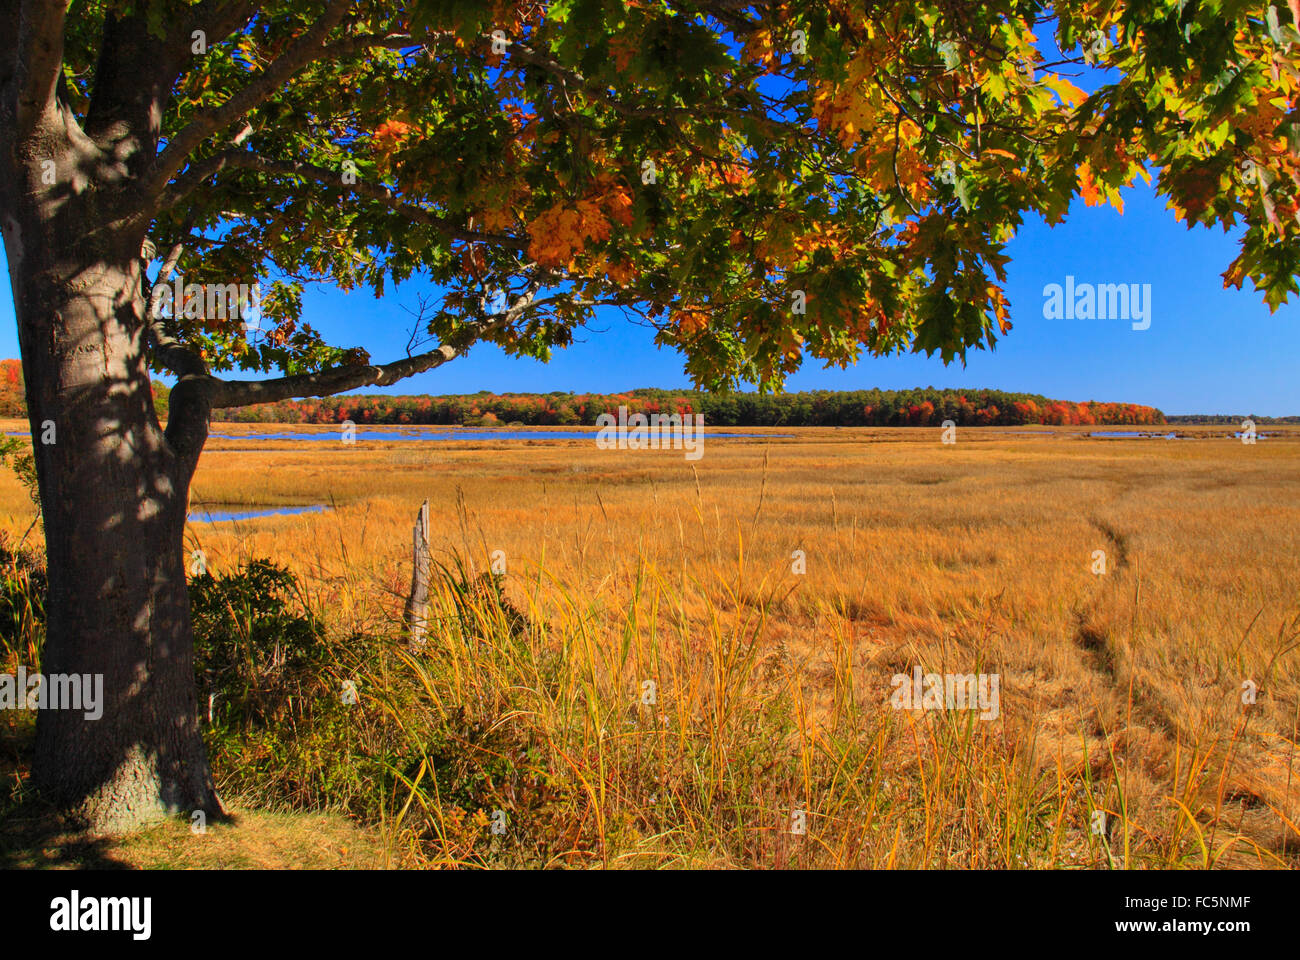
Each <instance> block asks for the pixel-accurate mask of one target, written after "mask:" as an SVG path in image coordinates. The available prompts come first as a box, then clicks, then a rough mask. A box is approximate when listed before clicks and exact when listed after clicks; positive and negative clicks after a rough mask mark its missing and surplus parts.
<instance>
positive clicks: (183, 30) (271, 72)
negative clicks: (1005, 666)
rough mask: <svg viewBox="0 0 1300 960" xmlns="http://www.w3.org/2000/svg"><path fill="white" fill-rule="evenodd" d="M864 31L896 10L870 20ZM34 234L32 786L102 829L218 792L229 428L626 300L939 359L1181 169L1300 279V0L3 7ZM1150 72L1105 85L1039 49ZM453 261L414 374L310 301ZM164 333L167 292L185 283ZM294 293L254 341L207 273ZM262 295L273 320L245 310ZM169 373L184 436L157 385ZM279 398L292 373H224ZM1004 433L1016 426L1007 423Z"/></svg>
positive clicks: (521, 345) (716, 373) (2, 107)
mask: <svg viewBox="0 0 1300 960" xmlns="http://www.w3.org/2000/svg"><path fill="white" fill-rule="evenodd" d="M868 7H869V8H870V10H869V11H867V12H864V11H866V8H868ZM0 12H2V15H3V23H2V24H0V26H2V27H3V29H4V30H5V32H6V35H7V36H8V37H9V38H10V40H9V41H8V42H7V44H6V46H5V49H4V52H3V53H2V54H0V115H2V116H0V139H2V141H3V143H2V144H0V163H3V169H2V170H0V226H2V227H3V235H4V244H5V250H6V253H7V255H8V260H9V268H10V274H11V277H12V282H13V292H14V301H15V311H16V315H17V318H18V328H19V342H20V345H21V351H22V361H23V373H24V377H25V382H26V387H27V392H28V415H29V418H30V422H31V426H32V429H33V436H35V437H38V438H40V437H42V435H43V432H44V433H46V434H48V436H49V438H50V439H51V440H53V441H54V442H50V443H38V444H37V445H36V461H37V470H38V474H39V480H40V491H41V501H42V506H43V509H44V516H45V530H46V544H47V551H48V557H49V600H50V602H49V606H48V609H49V611H50V614H49V623H48V640H47V645H46V648H45V650H46V663H45V668H46V669H47V671H49V672H57V673H74V672H75V673H101V674H103V676H104V689H105V691H106V698H107V701H108V702H107V703H106V705H105V709H104V713H103V717H102V719H100V720H98V721H86V720H84V719H83V718H82V716H81V714H79V713H75V712H71V711H42V713H41V714H40V717H39V722H38V729H37V744H36V759H35V766H34V776H35V779H36V781H37V784H38V786H39V787H40V788H41V790H42V791H44V792H45V794H46V795H47V796H49V797H51V798H53V799H54V800H56V801H57V802H59V803H60V804H62V805H64V806H65V807H66V808H67V809H69V810H70V811H73V812H76V813H78V814H79V815H80V816H82V817H83V818H84V819H85V820H86V821H87V822H88V823H90V824H91V825H92V826H94V827H95V828H97V829H101V830H113V829H122V828H129V827H132V826H134V825H135V824H138V823H141V822H144V821H146V820H149V819H152V818H155V817H158V816H162V815H164V814H166V813H168V812H175V811H191V810H198V809H202V810H205V811H207V812H208V813H209V814H210V815H217V814H219V802H218V799H217V797H216V795H215V792H214V790H213V784H212V778H211V776H210V774H209V771H208V765H207V762H206V759H205V756H204V750H203V744H202V739H201V736H200V730H199V727H198V723H197V720H196V709H195V694H194V689H195V687H194V680H193V649H192V647H193V645H192V640H191V629H190V621H189V608H188V601H187V596H186V585H185V567H184V557H183V555H182V548H181V544H182V530H183V525H184V522H185V508H186V499H187V491H188V487H189V483H190V479H191V476H192V474H193V472H194V469H195V466H196V464H197V462H198V458H199V454H200V451H201V450H202V448H203V444H204V442H205V439H206V437H207V429H208V419H209V415H210V412H211V411H212V410H213V409H214V408H222V407H231V406H246V405H250V404H257V403H266V402H270V401H277V400H282V399H288V398H291V397H305V396H325V395H329V394H333V393H337V392H340V391H344V390H348V389H352V388H357V387H361V386H365V385H378V386H387V385H389V384H392V383H395V382H397V381H398V380H400V379H402V378H404V377H407V376H410V375H412V374H415V373H419V372H423V371H427V370H432V369H434V368H436V367H438V366H440V365H442V364H444V363H446V362H448V361H450V360H452V359H453V358H455V357H457V356H460V355H462V354H464V353H465V352H466V351H467V350H468V349H469V348H470V346H471V345H472V344H474V343H476V342H483V341H486V342H492V343H495V344H498V345H499V346H501V347H503V348H504V349H505V350H507V351H508V352H510V353H514V354H521V355H530V356H534V357H538V358H541V359H545V358H547V357H548V356H549V354H550V351H551V350H552V349H553V348H555V347H562V346H564V345H566V344H568V343H569V342H570V341H571V339H572V336H573V332H574V330H575V328H576V327H579V326H581V325H582V324H584V323H585V322H587V321H588V320H590V319H591V318H592V316H593V311H594V310H595V308H596V307H597V306H600V305H611V306H615V307H618V308H621V309H623V310H626V311H629V312H630V313H631V314H632V315H634V316H635V317H637V318H639V319H640V320H641V321H642V322H644V323H647V324H650V325H652V326H653V327H654V328H655V330H656V337H657V341H658V342H659V343H660V344H662V345H665V346H670V347H674V348H677V349H679V350H681V351H682V352H683V353H684V354H685V357H686V367H687V370H688V371H689V372H690V373H691V374H692V375H693V376H694V378H695V379H696V381H697V382H698V383H700V384H701V385H705V386H712V387H725V386H730V385H734V384H736V383H738V382H741V381H748V382H755V383H758V384H760V385H761V386H763V387H765V388H775V387H779V386H780V384H781V382H782V381H783V379H784V377H785V376H786V375H787V374H788V373H790V372H791V371H793V370H795V369H797V368H798V366H799V364H800V362H801V360H802V358H803V357H805V356H811V357H816V358H819V359H822V360H825V361H828V362H831V363H836V364H841V365H843V364H848V363H851V362H853V361H854V360H856V359H857V358H858V357H859V355H860V354H861V352H862V351H863V350H866V351H868V352H870V353H873V354H881V353H887V352H890V351H895V350H903V349H914V350H924V351H926V352H928V353H933V352H939V353H940V354H941V355H942V356H943V358H944V359H945V361H948V360H952V359H956V358H964V357H965V355H966V351H967V350H968V349H970V348H972V347H976V348H984V347H991V346H992V345H993V344H994V342H995V340H996V338H997V336H999V335H1001V334H1002V333H1005V332H1006V331H1007V330H1008V329H1009V325H1010V324H1009V305H1008V304H1007V302H1006V299H1005V297H1004V296H1003V293H1002V290H1001V288H1000V286H999V284H1000V283H1001V282H1002V281H1003V279H1004V274H1003V266H1004V264H1005V262H1006V256H1005V254H1004V253H1003V247H1004V244H1005V243H1006V241H1007V240H1008V239H1009V238H1010V237H1011V236H1012V235H1013V233H1014V231H1015V229H1016V227H1017V226H1018V225H1019V224H1020V223H1021V222H1022V221H1023V219H1024V218H1025V217H1026V216H1031V215H1034V216H1042V217H1045V218H1046V219H1048V220H1049V221H1052V222H1056V221H1059V220H1060V219H1061V218H1062V217H1063V216H1064V215H1065V213H1066V211H1067V209H1068V206H1069V202H1070V199H1071V197H1072V196H1073V195H1074V194H1076V193H1079V194H1081V195H1082V196H1083V198H1084V199H1085V201H1086V202H1088V203H1097V202H1105V201H1109V202H1113V203H1116V204H1119V202H1120V198H1119V193H1118V188H1119V187H1120V186H1122V185H1125V184H1128V183H1130V182H1132V180H1133V178H1134V177H1135V176H1137V175H1139V174H1145V173H1146V172H1147V171H1146V167H1147V166H1150V167H1151V169H1152V170H1153V171H1154V172H1155V173H1156V174H1157V176H1158V177H1159V183H1158V186H1159V189H1160V190H1161V191H1162V192H1163V193H1165V194H1167V195H1168V196H1169V197H1170V199H1171V201H1172V203H1173V206H1174V207H1175V209H1176V211H1177V213H1178V214H1179V215H1180V216H1183V217H1185V218H1187V219H1188V221H1189V222H1192V221H1195V222H1200V223H1205V224H1211V223H1222V224H1225V225H1226V224H1230V223H1236V222H1238V221H1239V220H1240V221H1244V222H1245V224H1246V228H1245V230H1244V231H1243V233H1242V255H1241V256H1240V257H1239V258H1238V259H1237V260H1236V261H1235V262H1234V263H1233V264H1232V266H1231V267H1230V268H1229V270H1228V272H1227V274H1225V278H1226V280H1227V281H1228V282H1232V283H1235V284H1237V285H1238V286H1240V284H1241V283H1242V281H1243V280H1244V279H1247V278H1249V279H1251V280H1252V281H1253V282H1254V283H1255V284H1256V285H1257V286H1258V287H1259V288H1260V289H1262V290H1264V292H1265V297H1266V300H1267V302H1268V303H1269V304H1270V306H1274V307H1275V306H1276V305H1277V304H1278V303H1280V302H1282V300H1284V299H1285V297H1286V296H1287V295H1288V293H1290V292H1292V291H1294V290H1295V279H1294V276H1295V273H1296V266H1297V264H1296V250H1297V247H1296V243H1295V238H1296V232H1297V223H1296V221H1295V215H1296V201H1295V197H1296V183H1297V167H1296V153H1295V147H1296V144H1297V142H1300V135H1298V134H1297V126H1296V123H1295V119H1296V118H1295V113H1294V110H1295V86H1296V77H1297V70H1296V66H1297V60H1296V57H1297V51H1298V50H1300V46H1298V45H1296V44H1295V43H1294V41H1295V40H1297V39H1300V35H1297V34H1296V33H1295V31H1294V27H1293V23H1294V20H1295V17H1296V14H1297V10H1296V0H1290V4H1289V7H1288V9H1287V10H1282V9H1281V8H1280V7H1277V6H1274V7H1269V8H1268V9H1267V11H1265V8H1264V7H1263V5H1247V4H1244V3H1236V2H1228V3H1203V4H1187V3H1183V2H1176V0H1130V2H1123V0H1117V2H1115V3H1110V4H1094V3H1087V2H1083V0H1067V2H1064V3H1061V4H1058V5H1056V7H1055V13H1056V16H1057V17H1058V18H1059V19H1058V20H1057V21H1055V22H1052V21H1049V20H1048V19H1047V8H1046V7H1045V5H1044V4H1041V3H1038V2H1026V0H992V2H990V3H984V4H954V3H951V2H947V0H919V2H907V3H901V2H885V3H875V4H867V5H863V4H855V3H847V2H836V0H832V2H827V0H817V2H813V0H807V2H788V3H783V2H761V0H760V2H754V3H737V2H732V0H712V2H709V0H699V2H691V0H649V2H645V3H640V4H635V5H631V4H624V3H616V2H611V0H554V2H551V3H533V2H513V3H512V2H503V0H496V2H491V3H482V2H479V0H411V2H407V3H396V4H394V3H391V2H387V3H380V2H374V0H361V2H344V0H315V2H308V0H279V2H276V3H267V4H259V3H250V2H244V0H85V2H78V3H75V4H72V9H71V10H69V5H68V4H67V3H65V2H62V0H0ZM1053 29H1054V30H1055V31H1056V35H1057V39H1058V43H1059V44H1060V46H1061V48H1062V49H1065V50H1075V49H1077V48H1078V46H1079V45H1080V44H1081V45H1082V52H1081V53H1079V54H1078V55H1077V56H1070V57H1068V58H1067V62H1069V63H1070V64H1071V65H1072V66H1074V65H1078V66H1079V67H1084V66H1085V64H1086V63H1091V64H1093V65H1094V66H1097V67H1102V66H1104V67H1108V68H1110V69H1111V70H1112V71H1113V73H1109V74H1106V75H1105V76H1106V77H1108V78H1115V79H1113V82H1109V83H1107V84H1106V85H1105V86H1103V87H1102V88H1101V89H1100V90H1098V91H1097V92H1096V93H1094V94H1093V95H1091V96H1088V97H1085V96H1084V95H1083V93H1082V92H1081V91H1079V90H1078V89H1077V88H1075V87H1074V86H1073V85H1072V84H1071V83H1070V82H1068V81H1067V80H1065V79H1064V78H1062V77H1061V76H1059V75H1057V74H1056V73H1055V72H1053V70H1054V69H1055V67H1056V66H1058V65H1057V64H1048V63H1046V62H1045V58H1044V57H1043V56H1042V55H1041V54H1040V53H1039V52H1038V51H1037V49H1036V47H1035V36H1034V31H1039V32H1042V31H1044V30H1048V31H1050V30H1053ZM417 273H419V274H420V275H421V276H423V277H425V278H427V279H431V280H432V281H433V282H434V283H435V284H436V285H437V286H438V288H439V289H440V290H441V291H442V294H441V296H440V299H439V300H438V301H437V302H436V303H430V304H427V306H428V307H429V309H428V310H425V309H424V307H425V306H426V304H422V308H421V310H420V311H419V313H418V315H417V321H416V325H415V327H414V329H412V331H411V346H410V348H409V349H408V355H407V356H405V357H402V358H399V359H396V360H392V361H390V362H386V363H378V364H377V363H372V362H371V360H370V358H369V356H368V355H366V354H365V352H364V351H362V350H360V349H358V348H356V347H355V346H349V345H347V344H328V343H325V342H324V341H323V340H322V338H321V337H320V336H319V335H318V334H317V332H316V331H314V330H313V329H312V328H311V327H310V325H308V324H307V323H306V322H305V321H304V320H303V318H302V316H301V296H300V294H301V291H302V284H303V283H304V282H308V281H312V280H325V281H329V282H332V283H334V284H337V285H339V286H341V287H344V288H348V289H350V288H354V287H361V286H365V287H368V288H370V289H372V290H373V291H374V293H375V294H376V295H382V294H383V293H385V291H386V290H387V289H388V288H389V287H390V286H391V285H394V284H397V283H400V282H402V281H406V280H409V279H410V278H411V277H412V276H414V275H416V274H417ZM177 280H179V282H181V284H182V287H181V290H180V293H181V296H180V297H179V298H178V299H175V298H174V302H173V305H172V307H171V309H170V310H169V309H168V308H167V307H166V301H165V300H158V299H156V298H155V289H156V288H155V284H158V283H166V282H168V281H171V282H176V281H177ZM239 283H244V284H252V283H258V284H260V285H262V286H263V288H264V296H263V297H262V301H261V314H262V315H261V318H260V323H259V324H258V325H257V326H256V328H254V327H253V325H251V324H249V323H248V322H247V321H248V318H247V316H246V315H242V314H241V315H240V316H231V315H230V314H232V313H235V312H237V311H236V307H238V306H239V302H237V301H236V298H234V297H233V296H232V295H227V294H225V293H218V294H217V296H216V297H213V295H212V288H213V287H214V286H220V287H222V288H225V285H228V284H239ZM242 299H243V295H242V293H241V294H240V295H239V300H241V301H242ZM164 370H166V371H170V372H171V373H172V374H174V375H175V377H176V384H175V387H174V389H173V390H172V392H171V395H170V401H169V419H168V420H167V423H166V427H165V429H163V428H162V426H161V425H160V423H159V421H158V418H157V416H156V413H155V410H154V406H153V403H152V401H151V392H150V376H151V373H158V372H161V371H164ZM229 371H245V372H255V373H258V374H262V375H267V378H266V379H261V380H245V379H230V378H227V377H222V376H219V375H218V374H221V373H226V372H229ZM983 412H984V411H981V413H983Z"/></svg>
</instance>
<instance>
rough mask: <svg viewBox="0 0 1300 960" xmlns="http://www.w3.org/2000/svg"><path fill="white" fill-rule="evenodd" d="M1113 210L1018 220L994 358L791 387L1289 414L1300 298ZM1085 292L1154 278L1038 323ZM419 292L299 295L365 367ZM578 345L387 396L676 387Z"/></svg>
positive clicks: (5, 349) (398, 340) (487, 350)
mask: <svg viewBox="0 0 1300 960" xmlns="http://www.w3.org/2000/svg"><path fill="white" fill-rule="evenodd" d="M1125 193H1126V196H1125V201H1126V205H1125V212H1124V214H1123V215H1120V214H1119V213H1118V212H1117V211H1115V210H1113V209H1112V208H1110V207H1086V206H1084V205H1083V203H1082V202H1081V201H1076V203H1075V206H1074V208H1073V209H1072V210H1071V212H1070V215H1069V217H1068V218H1067V220H1066V222H1065V223H1063V224H1061V225H1059V226H1057V227H1055V228H1049V227H1047V226H1045V225H1044V224H1042V223H1038V222H1030V223H1027V224H1026V225H1025V227H1024V228H1023V229H1022V231H1021V233H1020V235H1019V236H1017V237H1016V239H1015V240H1014V241H1013V242H1012V243H1011V245H1010V249H1009V252H1010V254H1011V256H1012V262H1011V264H1010V265H1009V266H1008V274H1009V277H1008V284H1007V293H1008V296H1009V297H1010V299H1011V305H1012V322H1013V324H1014V329H1012V331H1011V332H1010V333H1009V334H1008V335H1007V336H1006V337H1003V338H1002V339H1001V340H1000V341H999V342H998V345H997V348H996V350H994V351H973V352H972V353H971V354H970V355H969V357H968V360H967V364H966V366H965V368H963V367H962V365H961V364H960V362H955V363H953V364H951V365H949V366H946V367H945V366H944V364H943V363H942V362H941V361H940V359H939V358H938V356H935V357H934V358H932V359H931V358H926V357H925V356H914V355H908V356H903V357H886V358H878V359H873V358H866V359H863V360H862V361H860V362H859V363H858V364H857V365H856V366H854V367H850V368H849V369H847V370H837V369H836V370H825V369H822V368H821V365H820V364H816V363H806V364H805V366H804V368H803V370H802V371H800V372H799V373H798V374H796V375H795V376H793V377H791V378H790V380H789V381H788V384H787V389H790V390H812V389H827V390H856V389H866V388H870V387H880V388H882V389H890V388H906V387H917V386H935V387H996V388H999V389H1003V390H1023V391H1028V392H1032V393H1041V394H1044V395H1046V396H1049V397H1054V398H1059V399H1066V400H1110V401H1128V402H1133V403H1146V404H1151V405H1153V406H1157V407H1159V408H1160V409H1162V410H1163V411H1164V412H1165V413H1168V414H1178V413H1234V414H1243V415H1244V414H1248V413H1254V414H1261V415H1264V416H1283V415H1289V414H1300V373H1298V372H1297V367H1296V363H1297V359H1300V304H1294V303H1293V304H1288V305H1286V306H1284V307H1282V308H1281V309H1280V310H1278V311H1277V313H1275V314H1270V313H1269V311H1268V308H1267V307H1266V306H1264V304H1263V301H1262V298H1261V296H1260V294H1258V293H1256V292H1255V291H1254V290H1252V289H1250V288H1249V284H1247V286H1246V288H1245V289H1243V290H1241V291H1237V290H1235V289H1228V290H1225V289H1224V288H1223V280H1222V278H1221V277H1220V276H1219V275H1220V273H1221V272H1222V271H1223V270H1224V269H1225V268H1226V267H1227V266H1228V264H1229V263H1230V262H1231V261H1232V259H1233V257H1234V256H1236V249H1237V244H1236V242H1235V240H1234V238H1233V237H1232V236H1230V235H1225V234H1224V233H1222V232H1221V231H1217V230H1216V231H1209V230H1206V229H1204V228H1202V227H1197V228H1195V229H1193V230H1191V231H1189V230H1188V229H1187V228H1186V226H1184V225H1183V224H1181V223H1179V222H1178V221H1177V220H1175V219H1174V215H1173V213H1172V211H1169V210H1166V209H1165V208H1164V201H1163V200H1162V199H1160V198H1158V197H1156V196H1155V193H1154V190H1153V189H1152V188H1150V187H1147V186H1146V185H1145V184H1142V183H1139V185H1138V186H1137V187H1135V188H1133V189H1131V190H1128V191H1126V192H1125ZM1067 274H1072V275H1073V276H1074V277H1075V279H1076V282H1078V283H1084V282H1090V283H1142V284H1146V283H1149V284H1151V300H1152V309H1151V326H1150V328H1149V329H1147V330H1134V329H1132V324H1131V323H1129V322H1127V321H1124V320H1045V319H1043V303H1044V296H1043V288H1044V286H1046V285H1047V284H1050V283H1059V284H1064V282H1065V277H1066V275H1067ZM419 289H420V287H418V286H416V285H414V284H407V285H404V286H402V287H399V288H397V290H396V291H395V292H390V293H389V294H388V295H387V296H386V297H385V298H384V299H383V300H376V299H375V298H374V296H373V295H371V294H368V293H365V292H357V293H351V294H344V293H341V292H339V291H337V290H334V289H326V288H320V289H312V290H308V292H307V293H306V295H305V297H304V316H305V318H306V319H307V320H308V322H310V323H311V324H313V325H314V326H316V327H317V328H318V329H320V330H321V331H322V332H323V333H324V334H325V335H326V336H327V337H328V338H329V339H330V340H331V341H332V342H335V343H344V344H354V343H355V344H360V345H362V346H364V347H366V348H367V349H368V350H369V351H370V352H371V355H372V356H373V357H374V359H376V360H386V359H393V358H397V357H400V356H403V355H404V349H405V345H406V326H407V324H408V322H409V320H410V318H409V316H408V315H407V314H406V313H405V312H404V311H403V310H402V309H401V305H406V306H412V307H413V306H414V303H415V294H416V292H417V291H418V290H419ZM581 336H582V337H583V342H581V343H578V344H575V345H574V346H573V347H571V348H569V349H568V350H564V351H559V352H557V353H556V355H555V357H554V359H553V360H552V361H551V363H549V364H542V363H538V362H536V361H533V360H520V359H512V358H508V357H505V356H504V355H503V354H502V353H501V352H500V351H499V350H497V349H495V348H493V347H488V346H480V347H477V348H475V349H473V350H472V351H471V352H470V354H469V355H468V356H465V357H461V358H459V359H457V360H455V361H454V362H452V363H451V364H449V365H447V366H445V367H443V368H441V369H439V370H435V371H431V372H429V373H426V374H423V375H421V376H418V377H413V378H412V379H410V380H407V381H405V382H403V383H401V384H399V385H397V386H396V387H394V388H392V389H390V390H389V392H395V393H473V392H474V391H476V390H492V391H495V392H505V391H512V390H513V391H521V392H522V391H543V392H544V391H550V390H573V391H576V392H583V391H598V392H614V391H620V390H628V389H632V388H634V387H670V388H676V387H688V386H689V385H690V380H689V378H687V377H686V376H685V375H684V373H683V371H682V358H681V356H680V355H679V354H677V353H675V352H672V351H669V350H661V349H659V348H657V347H655V345H654V343H653V342H652V332H651V331H650V330H648V329H646V328H644V327H641V326H636V325H633V324H630V323H628V322H626V321H624V320H623V319H622V318H621V315H620V314H618V313H617V312H613V311H611V312H609V313H607V314H602V316H601V320H600V321H599V322H598V323H596V324H595V325H593V328H592V329H589V330H588V331H586V332H584V333H583V334H581ZM0 356H4V357H16V356H18V341H17V330H16V327H15V324H14V316H13V303H12V299H11V297H10V294H9V277H8V275H7V272H0Z"/></svg>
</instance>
